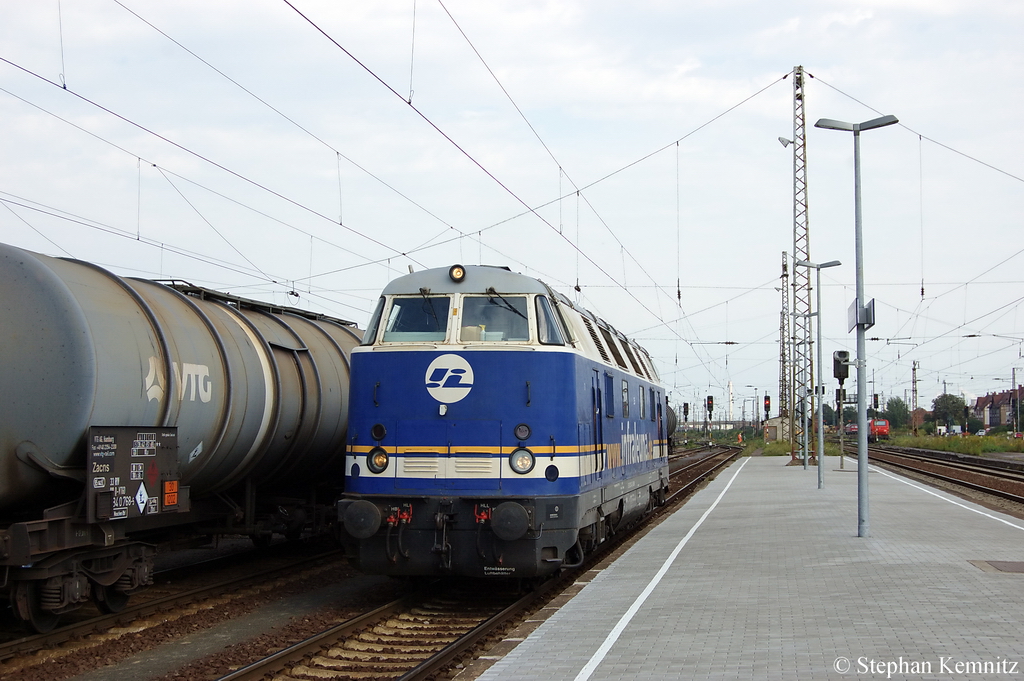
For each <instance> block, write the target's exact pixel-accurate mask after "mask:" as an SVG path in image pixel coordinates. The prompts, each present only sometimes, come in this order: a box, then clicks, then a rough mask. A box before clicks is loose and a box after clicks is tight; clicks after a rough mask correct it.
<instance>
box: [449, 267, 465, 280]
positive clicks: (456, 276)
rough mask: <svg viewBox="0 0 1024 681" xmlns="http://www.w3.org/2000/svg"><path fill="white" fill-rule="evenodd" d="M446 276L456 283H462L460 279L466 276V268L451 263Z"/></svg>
mask: <svg viewBox="0 0 1024 681" xmlns="http://www.w3.org/2000/svg"><path fill="white" fill-rule="evenodd" d="M448 278H449V279H451V280H452V281H454V282H455V283H456V284H460V283H462V280H463V279H465V278H466V268H465V267H463V266H462V265H452V266H451V268H449V269H448Z"/></svg>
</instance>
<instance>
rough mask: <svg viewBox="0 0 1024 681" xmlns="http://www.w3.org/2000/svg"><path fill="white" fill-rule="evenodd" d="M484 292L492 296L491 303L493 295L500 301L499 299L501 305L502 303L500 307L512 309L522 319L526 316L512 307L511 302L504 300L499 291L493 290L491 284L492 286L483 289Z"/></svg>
mask: <svg viewBox="0 0 1024 681" xmlns="http://www.w3.org/2000/svg"><path fill="white" fill-rule="evenodd" d="M485 293H486V294H487V295H488V296H492V297H491V298H490V301H491V302H492V303H493V302H494V297H497V298H498V300H500V301H501V305H502V307H504V308H505V309H508V310H512V311H513V312H515V313H516V314H517V315H519V316H520V317H522V318H523V319H526V318H527V317H526V315H524V314H523V313H522V312H520V311H519V310H517V309H516V308H515V307H514V306H513V305H512V303H510V302H508V301H507V300H505V299H504V298H502V297H501V294H500V293H498V292H497V291H495V290H494V287H493V286H492V287H490V288H489V289H487V290H486V291H485Z"/></svg>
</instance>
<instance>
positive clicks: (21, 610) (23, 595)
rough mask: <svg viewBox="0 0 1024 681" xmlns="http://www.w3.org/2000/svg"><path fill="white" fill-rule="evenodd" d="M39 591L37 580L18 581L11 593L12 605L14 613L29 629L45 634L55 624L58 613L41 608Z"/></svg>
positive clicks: (58, 618)
mask: <svg viewBox="0 0 1024 681" xmlns="http://www.w3.org/2000/svg"><path fill="white" fill-rule="evenodd" d="M39 591H40V590H39V582H38V581H35V580H29V581H25V582H18V584H17V585H16V586H15V587H14V592H13V593H12V594H11V596H12V606H13V607H14V613H15V614H16V615H17V616H18V617H19V618H20V619H21V620H23V621H24V622H25V626H26V627H27V628H28V629H29V630H30V631H34V632H36V633H37V634H45V633H47V632H50V631H53V629H54V628H55V627H56V626H57V622H58V621H59V620H60V615H58V614H57V613H55V612H53V611H52V610H44V609H43V605H42V602H41V601H42V599H41V595H40V592H39Z"/></svg>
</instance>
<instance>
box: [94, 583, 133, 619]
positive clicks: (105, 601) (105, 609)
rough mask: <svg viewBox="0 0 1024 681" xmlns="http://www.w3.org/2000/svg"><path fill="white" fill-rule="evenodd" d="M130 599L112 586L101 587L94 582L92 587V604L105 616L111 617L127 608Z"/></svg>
mask: <svg viewBox="0 0 1024 681" xmlns="http://www.w3.org/2000/svg"><path fill="white" fill-rule="evenodd" d="M130 598H131V596H130V595H128V594H126V593H125V592H123V591H118V590H117V589H115V588H114V585H110V586H103V585H102V584H96V583H95V582H94V583H93V585H92V602H93V603H95V604H96V607H97V608H99V611H100V612H102V613H103V614H105V615H113V614H114V613H118V612H121V611H122V610H124V609H125V608H126V607H128V599H130Z"/></svg>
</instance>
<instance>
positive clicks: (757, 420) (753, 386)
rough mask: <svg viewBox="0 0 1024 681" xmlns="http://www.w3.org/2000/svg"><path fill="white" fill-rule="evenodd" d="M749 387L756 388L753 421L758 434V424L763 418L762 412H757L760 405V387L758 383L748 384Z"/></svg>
mask: <svg viewBox="0 0 1024 681" xmlns="http://www.w3.org/2000/svg"><path fill="white" fill-rule="evenodd" d="M747 387H748V388H753V389H754V414H753V421H754V435H755V436H756V435H757V426H758V423H759V422H760V420H761V418H760V414H758V412H757V409H758V406H757V391H758V387H757V386H756V385H748V386H747Z"/></svg>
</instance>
